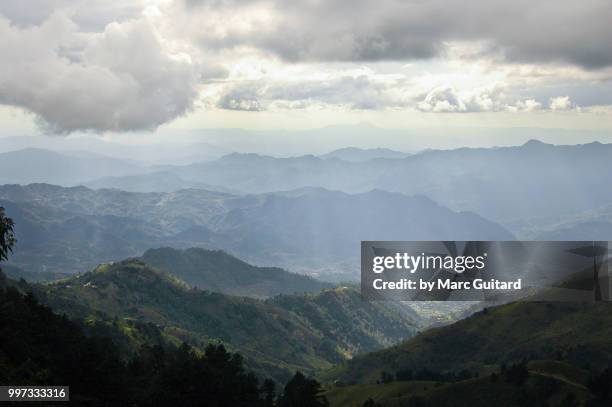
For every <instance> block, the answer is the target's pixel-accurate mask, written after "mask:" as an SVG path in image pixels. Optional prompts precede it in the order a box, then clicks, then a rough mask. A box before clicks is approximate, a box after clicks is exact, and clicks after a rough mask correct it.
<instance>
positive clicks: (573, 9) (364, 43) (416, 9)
mask: <svg viewBox="0 0 612 407" xmlns="http://www.w3.org/2000/svg"><path fill="white" fill-rule="evenodd" d="M186 7H187V8H188V10H189V11H190V15H191V16H193V20H195V21H198V22H199V23H200V24H199V25H198V24H197V23H196V22H195V21H194V22H193V23H192V24H191V27H192V29H193V30H194V34H199V40H200V41H201V42H202V44H204V45H205V46H207V47H220V48H225V47H230V46H244V45H250V46H253V47H257V48H260V49H263V50H267V51H269V52H272V53H274V54H276V55H279V56H281V57H282V58H284V59H286V60H288V61H303V60H317V61H376V60H411V59H425V58H432V57H437V56H441V55H443V54H444V53H445V51H446V44H447V43H448V42H456V41H474V42H483V43H485V44H486V52H487V53H491V54H496V55H499V56H501V57H503V58H505V59H506V60H509V61H516V62H538V63H551V62H554V63H558V62H562V63H569V64H575V65H578V66H581V67H584V68H587V69H595V68H601V67H605V66H610V65H612V41H610V40H609V39H610V38H612V25H611V24H610V21H612V3H611V2H610V1H608V0H583V1H580V2H576V1H573V0H542V1H537V2H534V1H531V0H515V1H507V0H465V1H446V0H427V1H420V0H377V1H367V0H329V1H302V0H294V1H287V0H226V1H222V0H186ZM203 15H209V16H211V18H210V19H203V18H202V17H201V16H203ZM213 17H214V18H213ZM203 20H204V21H203Z"/></svg>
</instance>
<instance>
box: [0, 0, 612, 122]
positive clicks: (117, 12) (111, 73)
mask: <svg viewBox="0 0 612 407" xmlns="http://www.w3.org/2000/svg"><path fill="white" fill-rule="evenodd" d="M28 3H30V2H28V1H27V0H5V1H2V2H0V104H3V105H10V106H17V107H20V108H22V109H24V110H25V111H27V112H30V113H32V114H33V115H34V117H35V118H36V120H37V122H38V123H40V125H41V126H42V127H43V128H44V129H45V130H46V131H48V132H53V133H70V132H80V131H95V132H123V131H135V130H143V129H145V130H148V129H155V128H156V127H158V126H160V125H162V124H164V123H168V122H171V121H173V120H174V119H176V118H178V117H181V116H183V115H185V114H187V113H189V112H191V111H193V110H195V109H197V108H206V109H223V110H232V111H247V112H260V111H266V110H268V111H269V110H274V111H285V110H303V109H313V110H316V109H344V110H385V109H392V110H411V111H416V112H426V113H478V112H517V113H532V112H538V111H549V112H556V113H560V112H565V113H563V114H566V113H569V112H573V113H577V112H583V111H586V110H587V109H589V108H590V107H591V106H593V107H594V109H595V108H597V109H599V111H607V110H606V109H605V108H606V106H609V105H612V96H610V95H612V41H610V38H612V24H610V21H612V2H610V1H609V0H583V1H581V2H575V1H570V0H542V1H537V2H534V1H528V0H515V1H512V2H510V1H506V0H465V1H461V2H459V1H446V0H377V1H368V0H327V1H319V0H123V1H109V0H40V1H37V2H36V7H33V6H32V4H28ZM200 102H201V103H200Z"/></svg>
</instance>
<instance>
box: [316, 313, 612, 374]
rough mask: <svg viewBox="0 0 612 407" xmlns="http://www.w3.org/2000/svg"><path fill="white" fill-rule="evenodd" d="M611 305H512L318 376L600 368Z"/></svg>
mask: <svg viewBox="0 0 612 407" xmlns="http://www.w3.org/2000/svg"><path fill="white" fill-rule="evenodd" d="M611 311H612V305H611V304H608V303H587V304H575V303H572V304H569V303H567V304H566V303H529V302H524V303H512V304H507V305H503V306H499V307H496V308H492V309H489V310H487V311H484V312H479V313H478V314H476V315H474V316H472V317H470V318H467V319H465V320H462V321H459V322H457V323H455V324H452V325H449V326H445V327H442V328H436V329H432V330H430V331H427V332H424V333H422V334H420V335H418V336H416V337H414V338H412V339H410V340H408V341H406V342H404V343H401V344H399V345H397V346H394V347H391V348H388V349H385V350H382V351H378V352H373V353H370V354H367V355H363V356H358V357H356V358H354V359H353V360H350V361H348V362H346V363H345V364H343V365H340V366H338V367H336V368H334V369H332V370H330V371H328V372H326V373H325V374H324V375H323V378H324V379H327V380H328V381H332V380H334V379H339V380H341V381H343V382H346V383H352V382H357V383H374V382H375V381H376V380H377V379H378V378H379V377H380V373H381V372H382V371H387V372H390V373H395V372H397V371H398V370H402V369H419V368H422V367H427V368H428V369H431V370H435V371H441V372H455V371H458V370H461V369H465V368H467V369H470V370H472V371H474V372H481V373H486V372H487V371H489V370H490V369H492V368H496V367H497V366H498V365H499V364H501V363H511V362H517V361H520V360H521V359H523V358H527V359H529V360H536V359H544V360H555V359H562V360H566V361H568V362H570V363H573V364H576V365H578V366H584V365H587V364H588V365H590V367H593V368H597V367H600V368H603V367H605V366H607V365H608V364H609V363H610V362H611V361H612V340H610V338H611V337H612V312H611Z"/></svg>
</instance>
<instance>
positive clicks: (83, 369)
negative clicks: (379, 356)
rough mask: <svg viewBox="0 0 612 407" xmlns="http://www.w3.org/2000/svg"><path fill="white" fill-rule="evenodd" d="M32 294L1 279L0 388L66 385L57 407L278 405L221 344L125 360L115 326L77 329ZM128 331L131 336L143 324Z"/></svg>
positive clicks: (143, 351)
mask: <svg viewBox="0 0 612 407" xmlns="http://www.w3.org/2000/svg"><path fill="white" fill-rule="evenodd" d="M16 287H18V288H16ZM29 288H31V287H27V286H23V284H15V283H14V282H8V283H7V280H6V279H5V276H4V275H3V274H2V272H0V337H1V338H2V341H0V367H1V368H0V385H13V386H14V385H16V384H19V385H21V386H28V385H30V386H31V385H37V386H59V385H61V386H66V385H69V386H70V402H60V403H58V404H57V405H59V404H61V405H73V406H79V407H80V406H89V407H96V406H118V407H119V406H140V407H144V406H168V405H181V406H196V405H206V406H214V407H221V406H229V405H236V406H238V405H240V406H250V407H272V405H273V404H272V403H271V402H270V401H271V400H273V399H274V393H273V391H274V386H271V383H269V382H262V381H260V380H258V379H257V377H256V376H255V375H254V374H252V373H249V372H247V371H246V369H245V368H244V365H243V360H242V358H241V356H240V355H238V354H231V353H228V352H227V351H226V350H225V348H224V347H223V346H222V345H209V346H207V347H206V349H205V350H204V351H203V352H195V351H194V350H193V349H191V348H189V347H188V346H187V345H184V344H183V345H182V346H180V347H178V348H177V347H162V346H159V345H157V346H150V345H147V346H143V347H141V348H139V349H138V350H137V351H136V352H134V353H132V354H126V353H124V352H122V351H121V349H120V348H119V347H117V346H116V344H115V343H114V342H113V341H111V340H109V337H111V336H113V334H114V336H117V332H114V331H115V328H116V327H115V325H110V326H107V327H104V326H102V327H101V329H94V328H92V327H91V326H89V327H83V326H79V325H78V324H76V323H75V322H71V321H69V320H68V319H67V318H65V317H63V316H59V315H57V314H55V313H53V312H52V311H51V310H50V309H49V308H48V307H45V306H43V305H40V304H39V303H38V301H37V300H36V298H35V297H34V296H33V295H31V294H27V295H26V294H25V293H24V292H23V290H24V289H29ZM89 325H91V324H89ZM130 327H131V328H135V329H132V330H131V331H130V333H131V334H132V335H134V333H135V332H137V331H138V324H131V325H130ZM85 330H87V331H89V332H90V335H86V334H85V332H84V331H85ZM94 330H95V331H96V332H95V334H92V331H94ZM147 330H148V331H149V332H150V333H151V332H154V331H157V329H156V328H155V327H148V328H147ZM109 334H110V336H109ZM119 335H121V333H119ZM11 404H12V403H11ZM18 404H20V403H18ZM39 404H40V402H39ZM41 405H51V404H49V403H44V402H43V404H41ZM54 405H55V404H54Z"/></svg>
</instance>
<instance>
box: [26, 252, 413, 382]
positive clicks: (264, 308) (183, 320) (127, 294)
mask: <svg viewBox="0 0 612 407" xmlns="http://www.w3.org/2000/svg"><path fill="white" fill-rule="evenodd" d="M37 295H38V296H39V297H40V298H41V299H42V301H43V302H45V303H47V304H49V305H50V306H51V307H52V308H53V309H54V310H56V311H57V312H60V313H65V314H67V315H69V316H71V317H73V318H78V319H82V320H83V319H85V320H87V319H113V318H117V319H119V320H133V321H138V322H142V323H152V324H154V325H155V326H157V327H159V329H160V330H161V331H162V332H163V335H164V336H166V337H168V338H170V340H173V341H175V342H176V343H180V342H181V341H185V342H187V343H189V344H192V345H194V346H196V347H199V348H203V347H205V346H206V345H207V344H208V343H210V341H222V342H223V343H225V344H227V346H228V347H229V348H230V349H236V350H239V351H240V353H242V354H243V355H245V357H246V358H247V364H248V366H249V367H250V368H252V369H253V370H255V371H257V372H259V373H260V374H263V375H268V376H271V377H274V378H277V379H279V380H283V379H285V378H287V377H288V375H289V374H291V373H293V372H294V371H295V370H297V369H300V370H303V371H306V372H313V371H315V370H319V369H326V368H330V367H331V366H332V364H333V363H337V362H340V361H343V360H345V358H346V357H348V356H352V355H353V354H354V352H356V351H362V352H366V351H372V350H375V349H378V348H382V347H383V346H385V345H387V344H388V343H390V342H395V343H397V342H399V341H401V340H403V339H405V338H407V337H409V336H411V335H412V334H413V333H414V332H415V330H416V327H415V324H414V322H413V320H412V319H411V316H410V314H404V315H403V316H402V314H400V313H397V312H391V311H386V310H385V309H384V308H383V307H384V306H382V305H372V306H370V307H363V303H361V300H360V297H359V293H358V291H356V290H352V289H350V290H348V289H338V290H331V291H326V292H325V293H324V294H321V295H322V296H323V297H319V296H295V297H288V298H287V299H285V297H283V298H282V299H278V300H270V301H261V300H257V299H251V298H245V297H233V296H227V295H224V294H219V293H213V292H209V291H200V290H197V289H194V288H191V287H190V286H188V285H187V284H186V283H184V282H183V281H181V280H179V279H177V278H176V277H174V276H172V275H170V274H168V273H164V272H162V271H159V270H157V269H154V268H151V267H149V266H147V265H145V264H144V263H143V262H141V261H139V260H126V261H122V262H118V263H115V264H105V265H100V266H99V267H97V268H96V269H95V270H93V271H92V272H88V273H84V274H81V275H78V276H75V277H72V278H70V279H67V280H63V281H60V282H56V283H52V284H49V285H45V286H42V285H41V286H37ZM318 298H326V299H334V300H333V301H329V302H328V303H325V301H323V302H321V303H318V304H317V305H316V306H310V305H308V304H309V303H310V302H316V301H317V299H318ZM296 303H302V304H303V305H302V306H298V305H296ZM285 304H293V305H291V306H289V305H285ZM356 307H359V308H356ZM306 310H308V312H306ZM349 314H350V315H353V316H355V317H359V318H361V321H363V322H360V321H359V320H357V319H353V320H352V321H351V323H350V324H347V323H346V321H343V320H342V319H343V318H345V317H346V315H349ZM375 320H376V321H377V323H376V324H373V322H372V321H375ZM329 327H333V329H329Z"/></svg>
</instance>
